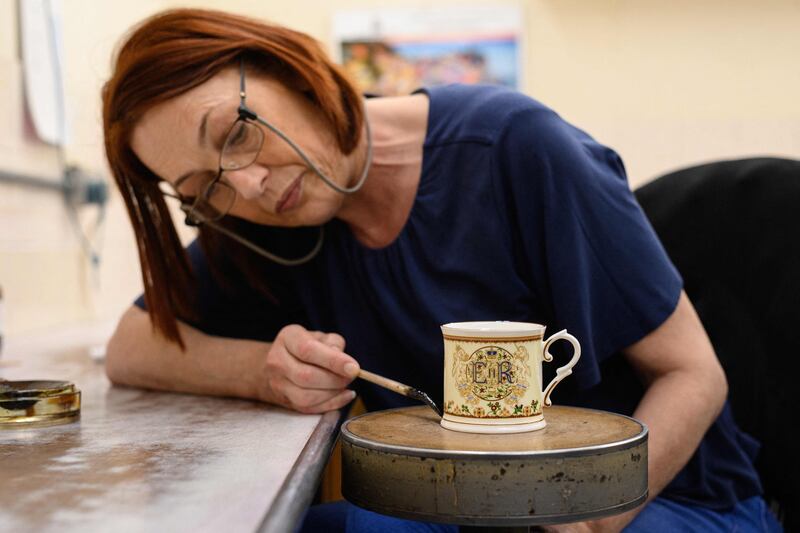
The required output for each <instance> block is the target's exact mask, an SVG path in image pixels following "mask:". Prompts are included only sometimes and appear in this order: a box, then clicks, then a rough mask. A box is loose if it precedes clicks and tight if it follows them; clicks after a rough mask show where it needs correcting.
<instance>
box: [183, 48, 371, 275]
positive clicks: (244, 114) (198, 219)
mask: <svg viewBox="0 0 800 533" xmlns="http://www.w3.org/2000/svg"><path fill="white" fill-rule="evenodd" d="M239 68H240V70H241V72H242V76H241V78H240V80H241V81H240V87H239V97H240V99H241V100H240V104H239V116H240V117H241V118H245V119H250V120H255V121H256V122H258V123H259V124H261V125H263V126H265V127H266V128H267V129H269V130H270V131H272V132H273V133H275V135H277V136H278V137H280V138H281V139H283V140H284V141H285V142H286V144H288V145H289V146H291V148H292V149H293V150H294V151H295V153H296V154H297V155H299V156H300V158H301V159H302V160H303V161H304V162H305V163H306V164H307V165H308V166H309V168H311V170H313V171H314V173H315V174H316V175H317V176H319V177H320V179H321V180H322V181H323V182H324V183H325V184H326V185H328V186H329V187H331V188H332V189H333V190H335V191H337V192H340V193H342V194H353V193H354V192H356V191H358V190H359V189H361V187H362V186H363V185H364V182H366V180H367V174H369V169H370V167H371V166H372V131H371V130H370V125H369V119H368V118H367V114H366V111H365V112H364V127H365V130H366V131H365V133H366V134H367V155H366V159H365V161H364V168H363V170H362V171H361V176H360V177H359V178H358V181H357V182H356V183H355V185H353V186H352V187H342V186H341V185H339V184H338V183H336V182H334V181H333V180H332V179H330V178H329V177H328V176H326V175H325V173H324V172H322V171H321V170H320V169H319V168H318V167H317V165H315V164H314V162H313V161H311V159H309V157H308V156H306V154H305V152H303V150H302V149H301V148H300V147H299V146H297V145H296V144H295V143H294V141H292V140H291V139H290V138H289V137H288V136H287V135H286V134H285V133H283V132H282V131H281V130H279V129H278V128H276V127H275V126H273V125H272V124H270V123H269V122H267V121H266V120H264V119H262V118H261V117H259V116H258V114H257V113H254V112H253V111H252V110H251V109H250V108H248V107H247V103H246V99H247V93H246V92H245V81H244V80H245V78H244V58H242V60H241V62H240V64H239ZM181 210H183V211H184V212H185V213H186V222H187V224H193V225H199V224H207V225H209V226H211V227H212V228H214V229H215V230H216V231H219V232H220V233H222V234H223V235H225V236H227V237H229V238H231V239H233V240H235V241H236V242H238V243H239V244H241V245H243V246H245V247H246V248H248V249H250V250H252V251H253V252H255V253H257V254H258V255H260V256H262V257H264V258H266V259H269V260H270V261H273V262H274V263H277V264H279V265H283V266H299V265H302V264H305V263H308V262H309V261H311V260H312V259H313V258H314V257H316V256H317V254H319V252H320V250H322V243H323V242H324V240H325V227H324V226H320V227H319V237H318V238H317V243H316V244H315V245H314V247H313V248H312V249H311V251H310V252H308V253H307V254H306V255H304V256H303V257H298V258H297V259H287V258H285V257H281V256H279V255H276V254H273V253H272V252H268V251H267V250H264V249H263V248H261V247H260V246H258V245H256V244H255V243H253V242H251V241H249V240H247V239H245V238H243V237H240V236H239V235H236V234H235V233H234V232H232V231H230V230H228V229H227V228H225V227H223V226H220V225H219V224H216V223H215V222H213V221H211V220H208V219H206V218H205V217H203V216H202V215H198V213H196V212H193V211H194V209H192V207H191V206H187V205H184V204H183V203H182V204H181Z"/></svg>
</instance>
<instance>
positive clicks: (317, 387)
mask: <svg viewBox="0 0 800 533" xmlns="http://www.w3.org/2000/svg"><path fill="white" fill-rule="evenodd" d="M178 327H179V329H180V333H181V336H182V337H183V340H184V342H185V344H186V351H181V349H180V347H179V346H177V345H176V344H173V343H171V342H168V341H166V340H165V339H164V338H163V337H161V336H159V335H158V334H156V333H155V330H154V329H153V327H152V324H151V322H150V317H149V315H148V314H147V312H145V311H142V310H141V309H139V308H138V307H135V306H134V307H131V308H130V309H128V311H126V312H125V314H124V315H123V316H122V318H121V319H120V322H119V325H118V326H117V329H116V331H115V332H114V335H113V336H112V337H111V339H110V340H109V342H108V346H107V350H106V374H107V375H108V377H109V379H110V380H111V381H112V382H114V383H116V384H121V385H129V386H133V387H144V388H150V389H158V390H168V391H177V392H190V393H196V394H208V395H215V396H236V397H240V398H251V399H257V400H261V401H265V402H268V403H273V404H276V405H282V406H284V407H288V408H290V409H294V410H296V411H301V412H307V413H321V412H325V411H330V410H333V409H338V408H340V407H343V406H344V405H346V404H347V403H348V402H349V401H350V400H352V399H353V397H354V393H353V392H352V391H350V390H347V389H345V387H346V386H347V385H348V384H349V383H350V382H351V381H352V380H353V379H354V377H355V375H356V374H357V373H358V363H357V362H356V361H355V360H354V359H353V358H352V357H350V356H349V355H347V354H345V353H344V352H343V351H342V350H343V349H344V339H342V337H341V336H339V335H336V334H326V333H322V332H313V331H308V330H306V329H304V328H302V327H301V326H298V325H291V326H286V327H285V328H283V329H282V330H281V331H280V332H279V333H278V336H277V337H276V338H275V341H274V342H272V343H265V342H258V341H251V340H243V339H229V338H224V337H214V336H211V335H207V334H205V333H203V332H201V331H199V330H197V329H195V328H192V327H190V326H188V325H186V324H184V323H182V322H180V321H179V322H178ZM347 365H352V366H347Z"/></svg>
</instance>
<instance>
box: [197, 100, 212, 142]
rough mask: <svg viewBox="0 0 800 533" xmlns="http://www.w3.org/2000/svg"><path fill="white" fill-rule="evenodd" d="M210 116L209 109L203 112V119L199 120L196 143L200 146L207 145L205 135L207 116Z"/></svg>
mask: <svg viewBox="0 0 800 533" xmlns="http://www.w3.org/2000/svg"><path fill="white" fill-rule="evenodd" d="M210 114H211V109H209V110H208V111H206V112H205V114H204V115H203V118H202V119H200V130H199V132H198V135H199V137H198V142H199V143H200V146H202V147H206V146H207V145H208V137H206V133H207V132H208V116H209V115H210Z"/></svg>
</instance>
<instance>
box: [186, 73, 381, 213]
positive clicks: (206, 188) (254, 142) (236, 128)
mask: <svg viewBox="0 0 800 533" xmlns="http://www.w3.org/2000/svg"><path fill="white" fill-rule="evenodd" d="M239 72H240V81H239V98H240V101H239V108H238V109H237V113H238V114H239V116H238V118H237V119H236V121H235V122H234V123H233V125H232V126H231V127H230V129H229V130H228V133H227V134H226V136H225V142H224V143H223V145H222V150H221V151H220V155H219V165H218V169H217V171H216V172H197V173H193V174H190V175H189V176H187V177H185V178H182V179H180V180H178V181H177V182H176V183H175V185H174V188H175V190H176V192H178V197H179V199H180V200H181V203H183V204H185V205H187V206H188V207H189V209H188V210H186V209H184V210H185V211H186V213H187V216H186V223H187V224H189V225H192V226H197V225H199V224H201V223H203V222H207V221H212V222H213V221H216V220H219V219H221V218H222V217H224V216H225V215H226V214H228V212H229V211H230V210H231V207H233V204H234V202H235V201H236V189H234V188H233V186H232V185H231V184H230V183H228V182H226V181H225V180H224V177H223V173H224V172H225V171H226V170H240V169H243V168H246V167H248V166H250V165H252V164H253V163H254V162H255V160H256V158H257V157H258V154H259V153H260V152H261V148H263V146H264V132H263V131H262V130H261V128H259V127H258V126H257V125H256V124H255V123H254V122H258V123H259V124H261V125H263V126H265V127H266V128H267V129H269V130H270V131H271V132H273V133H274V134H275V135H277V136H278V137H280V138H281V139H282V140H283V141H285V142H286V143H287V144H288V145H289V146H290V147H291V148H292V149H293V150H294V151H295V152H296V153H297V155H298V156H300V158H301V159H302V160H303V161H304V162H305V163H306V164H307V165H308V166H309V168H311V170H313V171H314V173H315V174H316V175H317V176H319V177H320V178H321V179H322V181H324V182H325V183H326V184H327V185H328V186H329V187H331V188H332V189H334V190H336V191H338V192H340V193H343V194H352V193H354V192H356V191H357V190H359V189H360V188H361V186H362V185H364V182H365V181H366V179H367V174H368V172H369V168H370V165H371V164H372V133H371V131H370V127H369V121H368V120H367V117H366V115H365V116H364V125H365V128H366V133H367V154H366V161H365V163H364V168H363V170H362V173H361V176H360V177H359V179H358V182H356V184H355V185H353V186H352V187H342V186H341V185H339V184H338V183H336V182H335V181H333V180H332V179H331V178H329V177H328V176H326V175H325V173H324V172H323V171H322V170H320V169H319V168H318V167H317V165H315V164H314V162H313V161H311V159H310V158H309V157H308V156H307V155H306V153H305V152H304V151H303V150H302V149H301V148H300V147H299V146H297V144H295V143H294V141H292V140H291V139H290V138H289V137H288V136H287V135H286V134H285V133H283V132H282V131H281V130H279V129H278V128H276V127H275V126H273V125H272V124H270V123H269V122H267V121H266V120H265V119H263V118H261V117H260V116H258V114H257V113H256V112H255V111H253V110H252V109H250V108H249V107H247V103H246V99H247V93H246V92H245V76H244V59H242V60H241V61H240V63H239ZM181 191H183V192H181Z"/></svg>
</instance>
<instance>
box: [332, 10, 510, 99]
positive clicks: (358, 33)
mask: <svg viewBox="0 0 800 533" xmlns="http://www.w3.org/2000/svg"><path fill="white" fill-rule="evenodd" d="M333 36H334V44H333V50H334V52H335V54H336V55H337V57H338V59H339V61H340V63H341V64H342V65H343V66H344V68H345V70H346V71H347V72H348V73H349V74H350V76H351V77H352V78H353V79H354V80H355V81H356V83H357V84H358V86H359V88H360V89H361V90H362V91H364V92H367V93H374V94H380V95H399V94H408V93H410V92H412V91H413V90H414V89H417V88H418V87H422V86H433V85H442V84H448V83H489V84H498V85H505V86H508V87H512V88H515V89H518V88H519V87H520V84H521V81H522V72H521V64H522V60H521V50H522V43H521V42H520V41H521V38H522V12H521V10H520V9H519V8H518V7H516V6H513V5H509V6H496V5H495V6H475V5H470V6H447V7H436V8H428V9H424V8H419V9H414V8H410V9H394V8H392V9H365V10H351V11H341V12H338V13H336V14H335V15H334V20H333Z"/></svg>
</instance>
